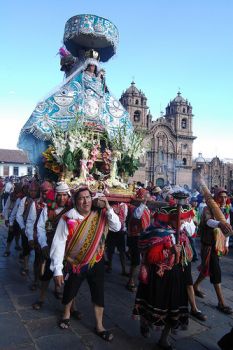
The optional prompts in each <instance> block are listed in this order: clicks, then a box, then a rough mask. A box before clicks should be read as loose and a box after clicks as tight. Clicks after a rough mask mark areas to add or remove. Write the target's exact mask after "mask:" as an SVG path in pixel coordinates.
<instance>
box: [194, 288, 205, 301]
mask: <svg viewBox="0 0 233 350" xmlns="http://www.w3.org/2000/svg"><path fill="white" fill-rule="evenodd" d="M194 294H195V295H196V297H199V298H202V299H204V298H205V296H206V295H205V293H203V292H201V291H200V290H198V289H194Z"/></svg>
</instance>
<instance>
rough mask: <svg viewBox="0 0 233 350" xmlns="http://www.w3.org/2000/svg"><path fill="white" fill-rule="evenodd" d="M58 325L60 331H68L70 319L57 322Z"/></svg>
mask: <svg viewBox="0 0 233 350" xmlns="http://www.w3.org/2000/svg"><path fill="white" fill-rule="evenodd" d="M58 325H59V327H60V328H61V329H68V328H70V319H69V318H63V319H62V320H60V321H59V324H58Z"/></svg>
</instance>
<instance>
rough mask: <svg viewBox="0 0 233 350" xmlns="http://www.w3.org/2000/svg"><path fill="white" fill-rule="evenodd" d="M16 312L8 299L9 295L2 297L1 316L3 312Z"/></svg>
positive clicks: (0, 298) (0, 299) (0, 296)
mask: <svg viewBox="0 0 233 350" xmlns="http://www.w3.org/2000/svg"><path fill="white" fill-rule="evenodd" d="M9 311H15V308H14V305H13V304H12V301H11V300H10V298H9V297H8V295H6V294H5V295H0V314H1V313H2V312H9Z"/></svg>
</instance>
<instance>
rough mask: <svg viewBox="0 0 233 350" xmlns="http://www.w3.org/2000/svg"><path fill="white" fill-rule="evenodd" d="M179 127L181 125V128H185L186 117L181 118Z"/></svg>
mask: <svg viewBox="0 0 233 350" xmlns="http://www.w3.org/2000/svg"><path fill="white" fill-rule="evenodd" d="M181 127H182V129H186V128H187V119H185V118H184V119H182V120H181Z"/></svg>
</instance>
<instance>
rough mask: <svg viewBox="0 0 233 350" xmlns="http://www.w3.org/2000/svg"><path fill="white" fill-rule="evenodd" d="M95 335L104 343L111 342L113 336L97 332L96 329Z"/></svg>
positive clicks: (107, 332) (108, 333)
mask: <svg viewBox="0 0 233 350" xmlns="http://www.w3.org/2000/svg"><path fill="white" fill-rule="evenodd" d="M95 334H96V335H98V337H100V338H102V339H103V340H105V341H108V342H111V341H112V340H113V334H112V333H111V332H110V331H107V330H104V331H97V329H95Z"/></svg>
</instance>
